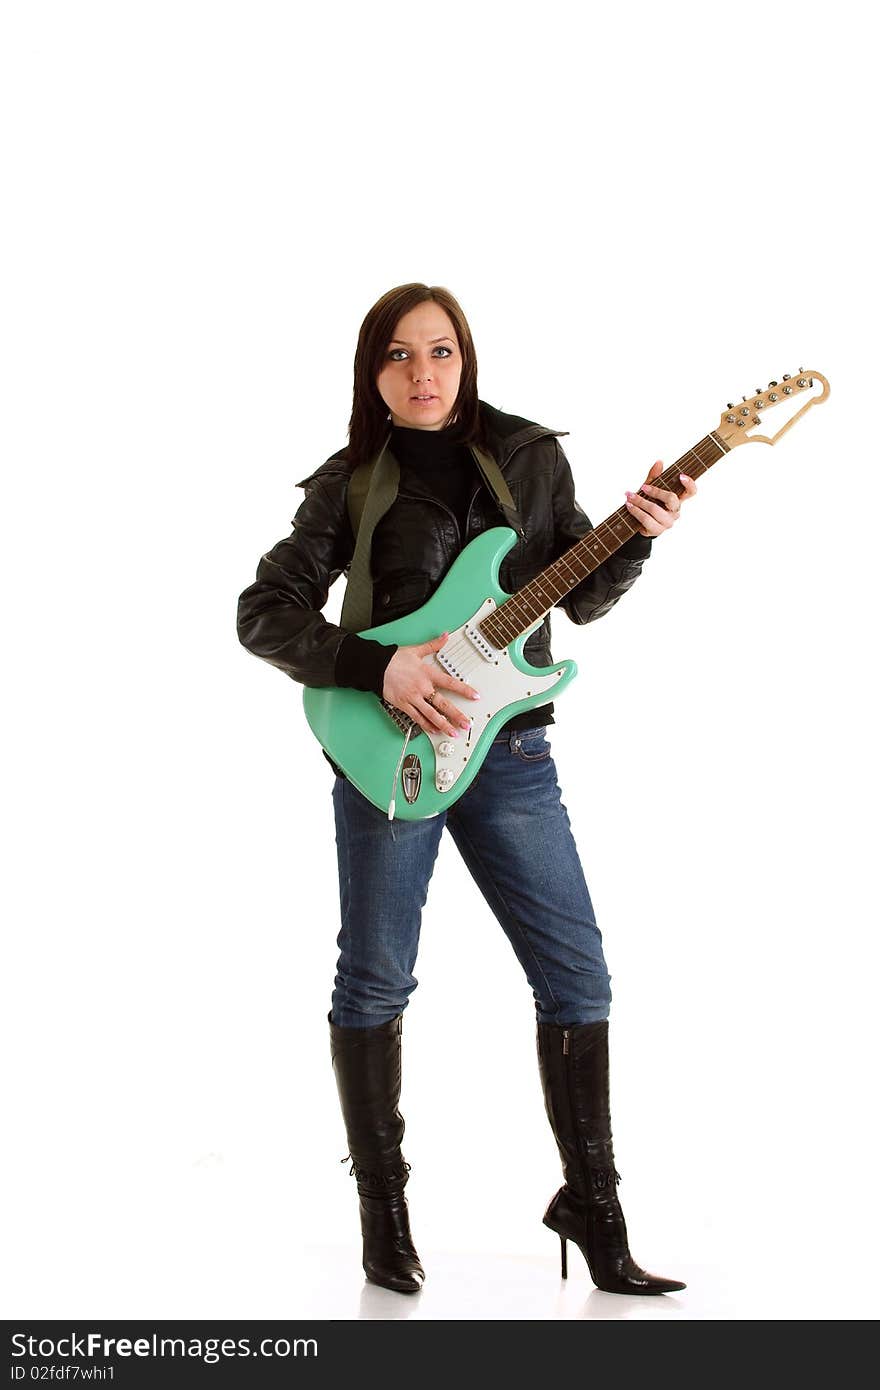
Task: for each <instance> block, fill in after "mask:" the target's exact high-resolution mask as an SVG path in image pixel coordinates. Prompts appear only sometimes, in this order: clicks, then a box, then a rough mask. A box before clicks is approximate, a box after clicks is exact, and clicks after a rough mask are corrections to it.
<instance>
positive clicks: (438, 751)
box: [421, 598, 564, 791]
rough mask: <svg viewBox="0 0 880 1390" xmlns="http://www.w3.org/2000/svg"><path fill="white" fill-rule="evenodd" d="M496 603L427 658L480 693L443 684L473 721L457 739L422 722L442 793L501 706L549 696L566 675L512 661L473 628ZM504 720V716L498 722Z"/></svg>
mask: <svg viewBox="0 0 880 1390" xmlns="http://www.w3.org/2000/svg"><path fill="white" fill-rule="evenodd" d="M495 607H496V604H495V601H494V599H491V598H487V599H485V600H484V602H483V603H482V604H481V606H480V607H479V608H478V609H477V611H476V612H475V613H474V615H473V617H472V618H469V619H468V621H467V622H465V623H462V625H461V627H458V628H455V629H453V630H452V631H450V633H449V636H448V637H447V639H446V641H445V642H444V644H443V646H442V647H441V649H440V651H439V652H432V653H431V654H430V655H429V656H426V657H425V658H424V660H425V662H426V663H427V664H429V665H430V666H431V667H432V668H434V667H440V668H441V669H443V670H445V671H447V672H448V673H449V674H450V675H453V676H457V677H458V679H459V680H463V681H464V682H465V684H466V685H472V686H473V687H474V688H475V689H476V690H478V691H479V692H480V699H479V700H473V699H471V697H470V696H469V695H464V694H461V695H460V694H459V693H458V692H457V691H454V690H447V689H445V688H443V687H440V693H441V694H442V697H443V699H445V700H449V701H450V703H451V704H454V705H456V706H457V707H458V709H460V710H463V711H464V713H465V714H466V715H467V716H468V718H469V719H471V720H473V723H472V724H471V727H470V730H464V729H459V732H458V738H452V737H451V736H450V735H449V734H445V733H440V732H438V731H437V730H431V729H427V728H425V727H424V725H422V726H421V727H422V728H423V729H424V733H425V737H426V738H429V739H430V740H431V744H432V746H433V749H434V755H435V776H434V782H435V786H436V788H437V790H438V791H449V789H450V787H454V786H455V783H456V782H457V781H458V779H459V777H460V776H461V773H462V772H463V770H464V768H465V766H466V765H467V763H468V762H470V760H471V758H472V756H473V753H474V749H475V748H476V746H477V743H478V742H479V739H480V737H481V736H482V735H483V733H484V730H485V729H486V726H487V725H488V723H489V720H490V719H492V717H493V716H494V715H496V714H497V713H498V712H499V710H507V709H508V707H509V706H510V705H512V704H514V703H515V702H516V701H517V700H522V699H523V698H524V697H525V696H527V695H536V694H538V695H543V696H544V697H545V699H549V698H550V696H551V691H552V690H553V688H554V686H555V685H557V684H558V682H559V679H560V677H561V676H562V675H563V674H564V668H561V669H560V670H554V669H553V668H550V670H549V673H548V674H547V675H546V676H539V675H536V674H535V673H531V674H528V673H524V672H522V671H519V670H517V668H516V666H514V664H513V662H512V661H511V660H510V655H509V653H508V651H507V649H506V648H504V647H501V648H497V649H495V648H492V647H490V646H489V645H488V643H487V642H486V640H485V638H484V637H483V636H482V634H481V633H475V632H471V629H473V628H475V627H476V624H477V623H479V622H481V621H482V619H483V618H485V617H488V615H489V614H490V613H491V612H492V611H493V609H494V608H495ZM543 616H544V615H543V614H541V616H540V617H539V618H537V619H536V620H535V622H534V623H533V624H532V626H531V627H530V628H528V629H527V632H526V633H525V634H524V636H527V635H528V633H529V632H532V631H533V630H534V628H536V627H537V626H538V625H539V623H541V622H542V621H543ZM538 703H542V702H541V701H539V702H538ZM504 722H505V720H504V719H501V720H500V721H499V724H503V723H504ZM497 727H498V725H496V728H497ZM493 737H494V735H493Z"/></svg>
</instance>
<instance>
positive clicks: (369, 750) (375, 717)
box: [303, 371, 830, 820]
mask: <svg viewBox="0 0 880 1390" xmlns="http://www.w3.org/2000/svg"><path fill="white" fill-rule="evenodd" d="M816 382H819V383H820V384H821V387H822V390H821V392H820V393H819V394H816V393H815V392H813V391H812V388H813V387H814V386H815V384H816ZM829 391H830V387H829V385H828V382H827V380H826V379H825V377H823V376H821V375H820V373H819V372H804V371H800V372H799V373H798V375H797V376H796V377H790V376H785V377H783V379H782V382H781V383H779V382H775V381H771V382H770V385H769V386H768V387H767V390H766V391H759V392H757V393H756V394H755V395H754V396H752V397H751V398H750V399H748V400H747V399H746V397H745V396H744V397H743V404H742V405H737V406H734V405H728V408H727V410H726V411H725V412H724V413H723V414H722V416H721V418H720V420H719V423H718V425H717V426H716V428H715V429H714V430H711V431H710V432H709V434H707V435H706V436H705V438H703V439H701V440H700V441H699V443H698V444H695V445H694V447H693V448H692V449H689V450H688V451H687V453H686V454H685V455H684V456H683V458H680V459H679V460H678V461H677V462H676V463H674V464H672V465H670V467H668V468H666V469H665V470H664V471H663V472H662V473H661V474H660V476H659V477H657V478H654V479H652V481H653V483H654V484H655V486H657V487H662V488H668V489H669V490H670V491H671V492H675V493H676V494H677V495H680V494H681V493H682V492H683V491H684V489H683V487H682V485H681V483H680V481H679V474H680V473H687V474H688V475H689V476H690V477H691V478H700V477H702V476H703V474H704V473H706V472H708V470H709V469H710V468H711V467H712V465H713V464H715V463H717V462H718V460H719V459H720V458H723V457H724V455H725V454H728V453H730V451H731V449H734V448H736V446H737V445H738V444H745V443H762V444H775V443H776V441H777V439H779V437H780V436H781V435H782V434H784V433H785V431H786V430H788V429H790V428H791V426H792V425H793V424H794V423H795V421H796V420H798V419H800V417H801V416H802V415H803V414H804V413H805V412H806V411H807V410H809V408H810V406H812V405H817V404H818V403H819V402H821V401H824V400H826V399H827V397H828V394H829ZM798 396H800V397H801V398H802V403H801V405H800V407H799V409H797V410H796V411H795V412H794V414H792V415H791V416H790V418H788V419H787V420H786V422H785V423H784V424H783V425H782V427H781V429H779V430H777V432H776V434H775V435H773V436H772V437H768V436H767V435H764V434H757V433H755V431H756V429H757V428H758V427H759V426H760V424H761V416H760V413H759V412H761V411H766V410H770V409H772V408H774V407H775V406H778V405H782V404H784V403H786V402H791V401H796V400H797V397H798ZM637 530H638V527H637V525H636V523H635V521H633V520H632V518H631V517H630V514H629V513H628V512H627V510H626V508H625V507H621V508H619V509H618V510H617V511H616V512H612V513H611V515H610V516H609V517H607V518H606V519H605V521H602V522H600V523H599V525H598V526H595V527H594V528H593V529H592V530H591V531H588V532H586V534H585V535H583V536H582V537H581V539H580V540H579V541H577V542H576V543H575V544H574V545H573V546H572V547H571V548H570V549H569V550H567V551H566V552H565V553H564V554H563V555H560V557H559V558H558V559H557V560H554V561H553V562H552V564H549V565H547V567H546V568H545V569H543V570H542V571H541V573H540V574H538V575H536V576H535V578H534V579H532V580H530V581H529V583H528V584H526V585H524V586H523V588H521V589H519V590H518V591H517V592H516V593H515V594H508V593H505V591H504V590H503V589H502V588H501V586H500V584H499V582H498V570H499V566H500V564H501V561H502V560H503V559H504V557H505V555H506V554H507V552H508V551H509V550H510V548H511V547H512V546H513V545H515V543H516V532H515V531H514V530H513V529H512V528H511V527H509V526H496V527H493V528H492V529H491V530H489V531H484V532H483V534H482V535H481V536H477V537H476V538H475V539H474V540H472V541H471V542H470V543H469V544H468V545H467V546H465V548H464V549H463V550H462V551H461V553H460V554H459V555H458V556H457V558H456V559H455V561H454V562H453V564H452V565H451V566H450V568H449V570H448V571H447V573H446V575H445V576H444V578H443V579H442V581H441V583H440V584H439V586H438V588H437V589H436V590H435V592H434V593H433V594H432V595H431V597H430V598H429V599H428V601H427V603H424V604H423V605H422V606H421V608H418V609H416V610H415V611H414V612H412V613H408V614H406V615H405V616H404V617H402V618H396V619H394V621H392V622H389V623H381V624H379V626H378V627H370V628H364V629H363V630H362V631H361V632H360V633H359V636H361V637H371V638H373V639H374V640H375V641H377V642H384V643H386V644H391V643H395V642H396V643H398V644H399V645H400V646H410V645H413V644H415V643H419V642H427V641H428V640H429V639H430V638H433V637H436V636H437V633H438V632H446V631H448V632H449V636H448V638H447V639H446V642H445V643H444V645H443V647H442V648H441V649H440V650H439V651H437V652H433V653H429V654H428V655H427V656H426V657H425V658H424V660H425V662H426V664H427V665H429V666H430V667H431V668H432V669H433V667H434V664H435V663H436V665H437V666H438V667H440V668H441V669H442V670H444V671H447V672H449V673H450V674H451V675H453V676H456V677H458V679H460V680H463V681H466V682H467V683H468V684H469V685H472V686H474V687H475V688H476V689H477V690H479V692H480V696H481V699H480V700H479V701H476V700H472V699H470V698H468V697H466V696H464V695H461V696H460V695H458V694H457V693H456V692H455V691H454V690H444V691H443V697H444V699H448V700H451V702H452V703H453V704H455V705H457V706H458V707H459V708H460V709H462V710H464V712H465V713H466V714H467V715H468V717H469V718H471V719H472V723H471V727H470V729H469V730H464V729H463V730H461V731H460V733H459V737H458V738H457V739H452V738H450V737H449V736H448V734H445V733H441V732H439V731H437V730H434V729H430V728H424V727H423V726H422V725H420V724H419V723H417V722H416V721H415V720H414V719H412V718H410V716H409V715H406V714H404V713H403V712H402V711H401V710H399V709H396V708H395V706H394V705H392V704H391V703H390V702H389V701H387V700H384V699H382V698H381V697H380V696H378V695H374V694H372V693H371V692H369V691H363V690H350V689H343V688H340V687H337V686H329V687H327V686H323V687H316V686H306V688H305V689H304V691H303V704H304V707H305V714H306V719H307V720H308V723H309V726H310V728H311V730H312V732H313V734H314V735H315V737H316V738H317V740H318V742H319V743H320V744H321V746H322V747H323V748H324V749H325V750H326V751H327V753H328V754H329V755H330V757H331V758H332V759H333V760H334V762H336V763H337V764H338V765H339V767H341V768H342V769H343V771H344V772H345V775H346V777H348V779H349V780H350V781H351V782H352V783H353V784H354V786H355V787H357V789H358V791H360V792H361V793H362V794H363V795H364V796H365V797H366V798H367V800H368V801H370V802H372V804H373V805H374V806H376V807H377V808H378V809H379V810H381V811H385V810H387V812H388V819H389V820H393V819H394V817H395V814H396V815H397V817H398V819H400V820H423V819H426V818H427V817H429V816H436V815H439V814H440V812H441V811H445V810H446V809H447V808H448V807H450V806H451V805H452V804H453V803H454V802H455V801H456V800H457V799H458V797H460V796H461V795H462V794H463V793H464V792H465V791H466V790H467V788H468V787H469V786H470V784H471V783H472V782H473V780H474V778H475V777H476V775H477V773H478V772H479V770H480V767H481V765H482V763H483V760H484V758H485V756H486V754H487V752H488V750H489V746H490V744H491V742H492V739H493V738H494V736H495V733H496V731H497V730H498V729H499V728H500V727H501V725H503V724H505V723H506V722H507V720H508V719H509V718H510V717H511V716H512V715H514V714H519V713H520V712H521V711H523V710H529V709H534V708H535V707H536V706H538V705H542V704H545V703H546V702H547V701H549V700H550V699H554V700H555V699H556V697H557V696H558V695H560V694H561V692H562V691H563V690H564V689H565V687H566V686H567V685H568V684H569V682H570V681H572V680H573V679H574V677H575V676H576V674H577V665H576V663H575V662H574V661H561V662H558V663H556V664H555V665H553V666H550V667H544V668H540V667H537V666H533V665H532V664H531V663H530V662H529V661H527V660H526V659H525V657H524V656H523V646H524V644H525V641H526V638H527V637H528V635H529V633H530V632H532V631H533V629H534V628H536V627H537V626H538V624H539V623H541V622H542V621H543V619H544V616H545V614H546V613H548V612H549V611H550V610H551V608H553V607H554V606H555V605H556V604H558V603H559V602H560V600H561V599H563V598H564V597H565V595H566V594H567V593H569V592H570V591H571V590H572V589H574V588H575V587H576V586H577V585H578V584H580V583H581V582H582V581H583V580H584V579H586V577H587V575H589V574H590V573H591V572H592V571H593V570H594V569H596V568H597V566H598V565H600V564H601V563H602V561H603V560H607V559H608V557H609V555H613V554H614V552H615V550H617V549H618V547H619V546H621V545H622V544H623V543H624V541H627V540H629V539H630V537H631V536H633V535H635V534H636V532H637ZM398 790H401V791H402V798H398Z"/></svg>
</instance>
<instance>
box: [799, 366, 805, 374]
mask: <svg viewBox="0 0 880 1390" xmlns="http://www.w3.org/2000/svg"><path fill="white" fill-rule="evenodd" d="M803 374H804V369H803V367H798V376H803Z"/></svg>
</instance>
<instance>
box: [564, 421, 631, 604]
mask: <svg viewBox="0 0 880 1390" xmlns="http://www.w3.org/2000/svg"><path fill="white" fill-rule="evenodd" d="M554 443H555V445H556V468H555V470H554V474H553V525H554V542H553V545H554V548H553V559H554V560H558V559H559V557H560V555H563V554H564V553H565V551H566V550H570V549H571V547H572V546H573V545H574V544H575V542H576V541H579V540H580V538H581V537H582V536H584V535H586V533H587V532H588V531H591V530H592V529H593V525H592V522H591V521H590V519H589V517H588V516H587V514H586V512H585V511H584V510H583V508H582V507H580V506H579V505H578V503H577V501H576V500H575V495H574V479H573V477H572V472H571V464H570V463H569V461H568V459H567V458H566V456H565V451H564V450H563V448H562V446H561V444H560V443H559V441H558V439H557V440H554ZM650 553H651V537H650V536H642V535H638V534H636V535H635V536H631V537H630V539H629V540H628V541H625V542H624V544H623V545H622V546H621V547H620V548H619V550H616V551H615V552H614V554H613V555H610V556H609V557H608V559H607V560H604V561H603V562H602V564H601V565H598V566H597V567H596V569H594V570H593V572H592V573H591V574H588V575H587V577H586V579H584V580H583V581H582V582H581V583H580V584H578V585H576V587H575V588H574V589H572V590H571V592H570V593H568V594H566V595H565V597H564V598H563V599H561V600H560V602H559V603H558V604H556V607H557V608H562V609H564V610H565V612H566V613H567V614H568V616H569V618H571V620H572V622H573V623H591V622H592V621H593V620H594V619H595V618H601V617H603V616H604V614H606V613H608V612H610V611H611V609H612V608H613V607H614V605H615V603H616V602H617V600H618V599H619V598H621V597H622V596H623V594H625V593H626V591H627V589H630V588H631V587H632V586H633V584H634V583H635V582H636V580H637V578H638V577H639V575H640V574H641V572H642V565H643V564H644V562H645V560H646V559H647V557H648V556H649V555H650Z"/></svg>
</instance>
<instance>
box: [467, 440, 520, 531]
mask: <svg viewBox="0 0 880 1390" xmlns="http://www.w3.org/2000/svg"><path fill="white" fill-rule="evenodd" d="M468 447H469V448H470V451H471V453H472V454H473V456H474V458H475V459H476V461H477V464H478V465H479V469H480V472H481V473H482V475H483V477H484V478H485V480H486V486H487V487H488V488H489V491H490V492H493V493H494V494H495V501H496V502H497V503H498V505H499V507H500V508H501V511H502V514H503V516H504V520H505V521H506V522H507V524H508V526H510V527H512V528H513V530H514V531H515V532H516V534H517V535H518V536H520V537H523V536H525V528H524V527H523V524H522V521H521V520H520V515H519V512H518V511H517V510H516V503H515V502H514V500H513V497H512V496H511V492H510V488H509V487H508V486H507V482H506V481H505V477H504V474H503V473H502V472H501V469H500V468H499V467H498V464H497V463H496V462H495V460H494V459H493V457H492V455H491V454H487V453H486V451H485V449H478V448H477V446H476V445H475V444H471V445H469V446H468Z"/></svg>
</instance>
